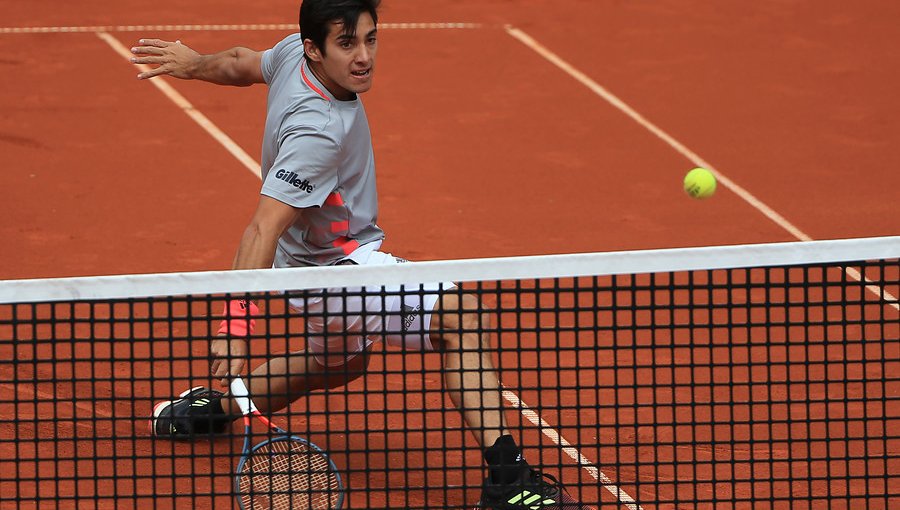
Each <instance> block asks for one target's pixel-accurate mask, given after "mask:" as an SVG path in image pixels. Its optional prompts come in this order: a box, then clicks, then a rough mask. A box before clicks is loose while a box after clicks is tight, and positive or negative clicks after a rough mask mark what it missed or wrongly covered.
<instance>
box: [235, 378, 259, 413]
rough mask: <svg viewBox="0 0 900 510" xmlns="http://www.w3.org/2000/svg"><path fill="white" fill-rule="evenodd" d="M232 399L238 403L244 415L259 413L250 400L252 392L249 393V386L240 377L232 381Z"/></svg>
mask: <svg viewBox="0 0 900 510" xmlns="http://www.w3.org/2000/svg"><path fill="white" fill-rule="evenodd" d="M231 397H232V398H234V401H235V402H237V405H238V407H240V408H241V412H242V413H244V414H250V413H254V412H257V409H256V405H254V404H253V401H252V400H250V392H249V391H247V385H246V384H244V380H243V379H241V378H240V377H235V378H234V379H232V380H231Z"/></svg>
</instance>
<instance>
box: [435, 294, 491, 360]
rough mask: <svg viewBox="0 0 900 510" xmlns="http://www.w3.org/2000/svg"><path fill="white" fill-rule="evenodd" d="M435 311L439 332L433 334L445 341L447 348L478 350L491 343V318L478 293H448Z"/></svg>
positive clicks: (442, 297)
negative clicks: (476, 294)
mask: <svg viewBox="0 0 900 510" xmlns="http://www.w3.org/2000/svg"><path fill="white" fill-rule="evenodd" d="M435 312H436V314H437V318H438V320H437V321H434V322H436V323H437V324H436V325H437V331H433V333H432V334H435V333H436V336H437V337H439V338H440V339H442V340H443V343H444V344H445V348H448V349H459V348H462V349H464V350H477V349H482V348H485V347H486V346H488V345H489V335H488V334H487V332H488V330H489V328H490V318H489V316H488V314H487V313H485V310H484V308H483V306H482V304H481V302H480V301H479V300H478V298H477V297H475V296H474V295H472V294H457V293H451V294H445V295H443V296H441V300H440V303H439V305H438V309H437V310H436V311H435ZM434 329H435V328H434V327H432V330H434Z"/></svg>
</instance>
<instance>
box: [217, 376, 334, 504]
mask: <svg viewBox="0 0 900 510" xmlns="http://www.w3.org/2000/svg"><path fill="white" fill-rule="evenodd" d="M231 396H232V397H233V398H234V400H235V402H237V404H238V406H239V407H240V408H241V412H242V413H243V414H244V451H243V454H242V455H241V460H240V462H239V463H238V467H237V474H236V475H235V479H234V488H235V494H236V495H237V500H238V505H239V506H240V508H241V510H263V509H266V510H268V509H272V510H282V509H283V510H288V509H290V510H307V509H309V510H326V509H327V510H332V509H334V510H337V509H339V508H341V505H342V504H343V503H344V485H343V483H341V475H340V474H339V473H338V470H337V467H336V466H335V465H334V462H332V461H331V459H330V458H328V455H326V454H325V452H324V451H322V449H321V448H319V447H318V446H316V445H314V444H312V443H310V442H309V441H306V440H304V439H301V438H299V437H297V436H292V435H290V434H289V433H288V432H286V431H284V430H282V429H280V428H278V427H276V426H275V425H273V424H272V423H271V422H270V421H269V420H268V419H267V418H266V417H265V416H263V415H262V414H260V412H259V410H258V409H257V408H256V406H255V405H254V404H253V401H252V400H251V399H250V395H249V392H248V391H247V386H246V385H245V384H244V381H243V379H241V378H239V377H237V378H235V379H233V380H232V381H231ZM251 415H252V416H255V417H256V418H258V419H259V420H261V421H262V422H263V423H265V424H266V425H267V426H268V427H269V430H270V432H271V434H270V437H269V439H266V440H265V441H262V442H260V443H257V444H256V445H255V446H253V447H252V448H251V447H250V436H251V435H252V434H251V431H250V416H251Z"/></svg>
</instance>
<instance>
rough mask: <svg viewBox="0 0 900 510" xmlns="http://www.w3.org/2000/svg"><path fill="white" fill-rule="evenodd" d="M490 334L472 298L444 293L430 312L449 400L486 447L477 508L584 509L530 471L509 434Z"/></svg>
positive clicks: (486, 319)
mask: <svg viewBox="0 0 900 510" xmlns="http://www.w3.org/2000/svg"><path fill="white" fill-rule="evenodd" d="M489 331H490V319H489V316H488V315H487V314H486V313H485V312H484V311H483V310H482V308H481V304H480V302H479V301H478V299H477V298H476V297H475V296H472V295H470V294H461V293H458V292H452V293H445V294H443V295H441V297H440V299H439V301H438V303H437V305H436V306H435V309H434V310H433V312H432V318H431V325H430V339H431V341H432V345H433V346H434V347H435V348H436V349H437V350H439V351H441V352H443V356H444V381H445V384H446V388H447V391H448V392H449V393H450V399H451V400H452V401H453V403H454V404H455V405H456V407H457V408H459V409H460V411H461V412H462V415H463V420H464V421H465V422H466V425H468V426H469V428H470V429H471V430H472V432H473V433H474V435H475V438H476V440H477V441H478V442H479V443H480V444H481V446H482V448H484V459H485V461H486V462H487V465H488V476H487V478H486V479H485V481H484V485H483V487H482V495H481V501H480V503H479V505H480V508H483V509H497V510H499V509H530V510H534V509H564V510H581V509H587V508H588V507H586V506H582V505H581V504H580V503H578V502H577V501H576V500H575V499H573V498H572V497H571V496H569V494H568V493H566V491H565V490H564V489H562V487H561V486H560V485H559V483H558V482H557V481H556V479H554V478H553V477H551V476H549V475H544V474H542V473H541V472H540V471H539V470H536V469H533V468H531V467H530V466H529V465H528V463H527V462H525V460H524V459H523V458H522V453H521V450H520V449H519V446H518V445H517V444H516V442H515V440H514V439H513V437H512V436H511V435H509V433H508V427H507V422H506V416H505V414H504V409H503V402H502V398H503V397H502V393H501V392H502V389H501V387H500V380H499V378H498V377H497V371H496V369H495V368H494V365H493V360H492V358H491V352H492V349H491V340H490V334H489Z"/></svg>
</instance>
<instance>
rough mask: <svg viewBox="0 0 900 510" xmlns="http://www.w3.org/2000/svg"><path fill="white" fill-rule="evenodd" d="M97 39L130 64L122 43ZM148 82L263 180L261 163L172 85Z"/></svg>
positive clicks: (156, 80)
mask: <svg viewBox="0 0 900 510" xmlns="http://www.w3.org/2000/svg"><path fill="white" fill-rule="evenodd" d="M97 37H99V38H100V39H102V40H103V41H104V42H106V44H108V45H110V46H111V47H112V49H113V50H115V52H116V53H118V54H119V55H121V56H122V57H124V58H125V60H127V61H128V62H129V63H130V62H131V57H132V56H133V55H132V54H131V51H129V50H128V48H126V47H125V46H123V45H122V43H120V42H119V41H118V39H116V38H115V37H113V36H111V35H109V34H107V33H106V32H97ZM136 67H137V68H138V69H140V70H141V71H149V70H150V67H149V66H146V65H143V64H138V65H136ZM147 81H149V82H150V83H151V84H153V85H154V86H155V87H156V88H158V89H159V90H160V92H162V93H163V94H165V96H166V97H168V98H169V99H171V100H172V102H173V103H175V104H176V105H178V107H179V108H181V110H182V111H183V112H184V113H186V114H187V115H188V117H190V118H191V119H193V120H194V122H196V123H197V124H199V125H200V127H202V128H203V129H204V130H205V131H206V132H207V133H209V134H210V136H212V137H213V138H215V139H216V141H217V142H219V143H220V144H222V146H223V147H225V150H227V151H228V152H230V153H231V155H232V156H234V157H235V158H236V159H237V160H238V161H240V162H241V164H242V165H244V167H245V168H246V169H247V170H250V172H251V173H252V174H253V175H255V176H256V177H257V178H261V177H260V176H261V175H262V173H261V171H260V167H259V163H257V162H256V160H255V159H253V158H251V157H250V155H249V154H247V153H246V152H245V151H244V149H242V148H241V147H240V146H239V145H238V144H237V143H235V142H234V140H232V139H231V137H229V136H228V135H226V134H225V132H224V131H222V130H221V129H219V127H218V126H216V125H215V124H213V122H212V121H211V120H209V118H207V117H206V115H203V114H202V113H200V111H199V110H197V109H196V108H194V105H192V104H191V103H190V102H189V101H188V100H187V99H185V97H184V96H182V95H181V94H180V93H179V92H178V91H177V90H175V89H174V88H172V86H171V85H169V84H168V83H166V82H165V81H164V80H161V79H159V78H154V79H151V80H147Z"/></svg>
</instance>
